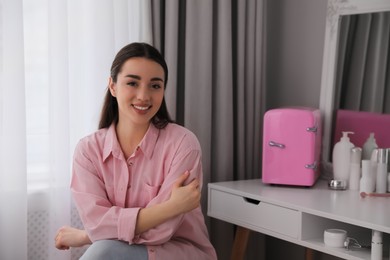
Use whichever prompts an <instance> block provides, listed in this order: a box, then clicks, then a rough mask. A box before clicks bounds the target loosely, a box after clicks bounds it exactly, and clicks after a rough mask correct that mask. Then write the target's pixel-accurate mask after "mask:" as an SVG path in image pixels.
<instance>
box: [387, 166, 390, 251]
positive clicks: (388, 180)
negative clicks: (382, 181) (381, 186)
mask: <svg viewBox="0 0 390 260" xmlns="http://www.w3.org/2000/svg"><path fill="white" fill-rule="evenodd" d="M387 192H390V172H388V173H387ZM389 252H390V251H389Z"/></svg>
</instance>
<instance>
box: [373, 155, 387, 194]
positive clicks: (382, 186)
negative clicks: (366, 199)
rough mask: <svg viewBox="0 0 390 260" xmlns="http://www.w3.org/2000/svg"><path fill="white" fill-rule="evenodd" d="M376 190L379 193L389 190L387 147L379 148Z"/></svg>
mask: <svg viewBox="0 0 390 260" xmlns="http://www.w3.org/2000/svg"><path fill="white" fill-rule="evenodd" d="M375 191H376V192H377V193H386V191H387V149H378V162H377V171H376V185H375Z"/></svg>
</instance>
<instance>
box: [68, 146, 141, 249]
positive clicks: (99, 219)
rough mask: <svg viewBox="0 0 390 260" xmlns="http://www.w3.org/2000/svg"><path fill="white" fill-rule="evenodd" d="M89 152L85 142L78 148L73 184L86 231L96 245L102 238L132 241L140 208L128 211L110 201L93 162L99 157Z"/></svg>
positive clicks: (74, 197)
mask: <svg viewBox="0 0 390 260" xmlns="http://www.w3.org/2000/svg"><path fill="white" fill-rule="evenodd" d="M87 151H88V149H87V148H86V144H85V143H83V142H80V143H79V144H78V145H77V147H76V149H75V153H74V159H73V169H72V181H71V191H72V195H73V199H74V202H75V204H76V207H77V210H78V212H79V215H80V218H81V220H82V222H83V224H84V228H85V230H86V231H87V233H88V236H89V238H90V239H91V241H92V242H94V241H96V240H101V239H119V240H124V241H127V242H130V241H131V240H132V239H133V236H134V229H135V224H136V221H137V215H138V212H139V210H140V208H124V207H119V206H114V205H113V204H112V203H111V202H110V200H109V199H108V197H107V193H106V187H105V184H104V182H103V180H102V177H101V176H100V175H99V174H98V171H97V170H96V168H95V166H94V163H93V160H92V158H93V157H94V156H96V155H94V154H93V153H91V152H89V153H88V152H87ZM121 223H126V225H121ZM124 234H126V235H124Z"/></svg>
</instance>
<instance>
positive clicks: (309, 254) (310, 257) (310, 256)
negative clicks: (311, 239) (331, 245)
mask: <svg viewBox="0 0 390 260" xmlns="http://www.w3.org/2000/svg"><path fill="white" fill-rule="evenodd" d="M314 253H315V251H314V250H313V249H311V248H305V260H314Z"/></svg>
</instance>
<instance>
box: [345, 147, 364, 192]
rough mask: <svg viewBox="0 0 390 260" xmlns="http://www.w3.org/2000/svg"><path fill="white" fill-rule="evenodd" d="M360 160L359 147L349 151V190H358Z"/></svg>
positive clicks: (360, 150)
mask: <svg viewBox="0 0 390 260" xmlns="http://www.w3.org/2000/svg"><path fill="white" fill-rule="evenodd" d="M361 160H362V149H361V148H360V147H353V148H352V149H351V164H350V167H349V168H350V171H349V185H348V187H349V189H350V190H359V183H360V177H361V168H360V162H361Z"/></svg>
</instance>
